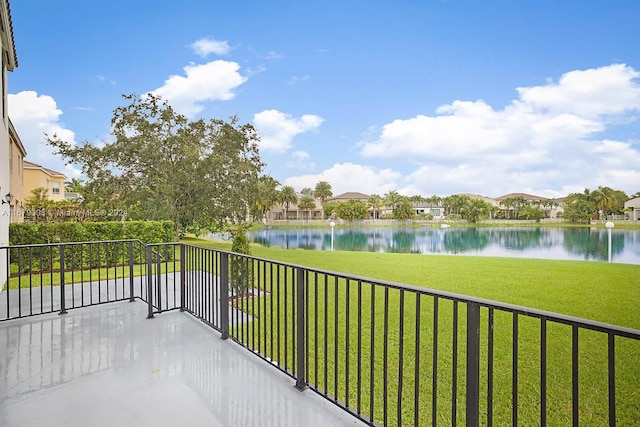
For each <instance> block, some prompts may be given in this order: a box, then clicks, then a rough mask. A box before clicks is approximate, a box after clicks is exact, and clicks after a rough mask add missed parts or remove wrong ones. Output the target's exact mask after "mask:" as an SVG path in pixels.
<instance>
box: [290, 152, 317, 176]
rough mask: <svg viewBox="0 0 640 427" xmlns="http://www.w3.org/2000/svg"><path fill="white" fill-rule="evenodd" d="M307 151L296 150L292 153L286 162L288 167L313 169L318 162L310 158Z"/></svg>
mask: <svg viewBox="0 0 640 427" xmlns="http://www.w3.org/2000/svg"><path fill="white" fill-rule="evenodd" d="M310 157H311V156H309V153H307V152H306V151H294V152H293V153H291V160H290V161H288V162H287V163H286V165H287V167H290V168H293V169H299V170H307V171H308V170H313V169H315V168H316V164H315V163H314V162H312V161H311V160H310Z"/></svg>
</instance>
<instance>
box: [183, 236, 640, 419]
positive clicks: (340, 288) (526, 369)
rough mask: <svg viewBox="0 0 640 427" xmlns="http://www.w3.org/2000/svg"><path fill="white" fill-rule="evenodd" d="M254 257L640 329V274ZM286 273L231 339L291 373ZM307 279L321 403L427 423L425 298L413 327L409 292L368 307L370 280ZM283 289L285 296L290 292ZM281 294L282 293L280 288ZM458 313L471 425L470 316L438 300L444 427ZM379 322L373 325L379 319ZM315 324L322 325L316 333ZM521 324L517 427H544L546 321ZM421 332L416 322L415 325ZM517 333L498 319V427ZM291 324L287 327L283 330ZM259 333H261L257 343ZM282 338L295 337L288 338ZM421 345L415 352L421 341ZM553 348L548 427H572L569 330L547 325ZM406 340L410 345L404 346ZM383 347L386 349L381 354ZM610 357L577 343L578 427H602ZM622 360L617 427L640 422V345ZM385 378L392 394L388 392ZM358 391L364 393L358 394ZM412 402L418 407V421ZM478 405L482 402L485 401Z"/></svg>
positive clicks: (498, 261) (353, 256) (351, 257)
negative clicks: (639, 365) (254, 345)
mask: <svg viewBox="0 0 640 427" xmlns="http://www.w3.org/2000/svg"><path fill="white" fill-rule="evenodd" d="M186 242H188V243H194V244H198V245H203V246H209V247H214V248H217V249H223V250H228V249H229V245H228V244H226V243H218V242H207V241H201V240H196V239H189V240H187V241H186ZM252 254H253V255H254V256H258V257H261V258H266V259H272V260H278V261H281V262H285V263H292V264H297V265H304V266H309V267H316V268H319V269H324V270H331V271H337V272H341V273H348V274H354V275H358V276H365V277H370V278H378V279H383V280H389V281H394V282H399V283H406V284H412V285H416V286H420V287H425V288H431V289H438V290H444V291H449V292H455V293H460V294H464V295H473V296H477V297H481V298H486V299H491V300H496V301H502V302H507V303H511V304H517V305H522V306H526V307H534V308H539V309H543V310H548V311H552V312H557V313H562V314H567V315H573V316H577V317H583V318H588V319H593V320H598V321H602V322H606V323H613V324H617V325H621V326H626V327H632V328H637V329H640V313H639V311H638V310H636V305H637V301H640V266H636V265H624V264H608V263H602V262H581V261H548V260H533V259H510V258H485V257H464V256H435V255H416V254H376V253H358V252H322V251H303V250H295V251H290V250H289V251H287V250H284V249H279V248H264V247H260V246H254V247H252ZM291 274H292V272H291V270H289V271H288V272H287V271H284V272H283V273H282V274H281V275H280V276H279V277H278V279H277V280H276V281H274V282H273V283H271V281H270V280H267V281H266V283H264V284H263V287H264V289H265V290H267V291H269V292H270V294H269V295H268V296H266V297H264V298H259V299H254V300H250V301H249V300H247V301H245V302H244V304H245V305H244V307H243V309H244V310H245V311H250V312H252V313H253V314H254V315H255V316H257V318H256V320H255V321H254V322H253V323H254V324H253V325H251V327H249V325H244V326H243V327H245V328H246V329H245V330H243V329H242V328H237V329H236V330H235V331H234V332H235V333H236V336H241V338H240V340H241V341H242V342H244V343H249V342H251V340H255V338H256V336H255V334H258V335H259V334H263V340H264V341H269V342H271V344H270V345H267V344H266V343H265V342H263V343H262V344H261V346H259V348H258V350H259V351H260V352H261V353H262V354H265V355H266V356H267V357H269V358H271V360H277V361H278V362H279V364H281V365H284V364H286V365H287V366H288V369H292V367H293V366H294V353H295V352H294V351H293V348H292V347H291V346H292V342H291V340H292V337H293V335H294V333H295V331H294V329H293V328H292V326H293V324H294V323H295V322H294V316H293V313H292V311H291V308H290V307H291V302H292V301H293V291H292V288H291V287H290V285H291V284H292V283H293V278H292V277H291ZM308 280H309V288H308V289H309V291H308V292H309V294H308V296H307V298H309V305H308V310H309V319H313V322H314V325H313V326H311V328H310V331H309V347H308V352H309V354H310V356H309V360H308V364H309V376H308V379H309V381H310V383H311V384H314V385H315V387H317V388H318V389H319V390H320V392H321V393H324V391H325V390H326V391H327V392H328V394H329V395H330V396H331V395H333V397H334V398H336V399H338V400H340V401H342V402H345V401H349V404H350V406H351V407H352V408H356V407H358V406H360V403H362V407H361V411H362V413H363V414H365V418H366V417H368V415H370V410H369V407H368V405H369V398H370V397H371V396H373V400H374V410H373V414H374V419H375V420H376V421H377V422H381V420H384V417H385V413H384V411H383V408H384V407H385V402H386V407H387V408H388V411H387V414H386V416H387V421H388V422H389V424H390V425H396V424H397V423H398V418H399V416H400V414H402V420H403V422H405V423H406V422H411V421H413V417H414V415H416V413H417V416H418V420H419V423H420V424H429V423H430V422H431V418H430V417H431V403H432V402H431V397H432V391H433V390H432V382H431V376H430V373H431V370H432V369H433V365H432V364H431V363H432V357H433V346H432V339H433V329H432V324H431V322H432V321H431V320H430V319H432V318H433V299H432V298H426V297H425V298H422V299H421V306H420V310H419V315H418V316H416V311H417V310H416V300H415V295H413V294H412V293H405V295H404V296H402V295H401V292H400V291H398V290H390V291H389V293H388V294H387V295H386V296H385V295H384V294H383V292H382V288H380V287H377V290H376V291H375V298H373V295H372V289H371V285H370V284H368V283H366V281H364V283H362V284H360V283H358V282H357V281H351V283H350V285H349V284H347V282H346V281H345V280H344V279H339V281H338V282H337V283H336V282H335V281H334V279H333V278H331V277H330V278H329V286H328V287H326V288H325V286H324V276H322V275H320V276H313V275H312V276H310V277H309V279H308ZM285 282H286V283H288V285H283V283H285ZM276 283H277V286H274V285H275V284H276ZM349 286H350V287H349ZM347 288H348V289H347ZM285 289H288V291H287V290H285ZM285 292H289V294H288V295H289V296H288V298H289V300H288V302H285V301H284V298H283V295H284V293H285ZM374 299H375V301H374ZM385 304H386V306H387V307H388V310H387V311H386V313H387V316H388V319H387V320H386V321H385V319H384V313H385V311H384V310H383V307H385ZM374 307H375V309H374ZM454 310H459V316H460V320H459V324H458V326H457V327H458V330H459V341H458V343H457V346H458V355H459V357H458V360H457V365H456V366H457V367H458V380H457V387H456V390H457V397H456V400H457V401H458V405H459V408H458V411H457V414H456V415H457V418H458V422H463V421H464V412H463V409H460V408H464V401H465V396H464V372H465V370H466V364H465V363H466V362H465V360H464V358H463V356H462V355H464V349H465V346H466V343H465V336H466V325H465V323H464V318H465V316H466V305H464V304H460V305H459V307H458V308H457V309H456V308H455V306H454V304H452V303H451V302H448V301H445V300H441V301H440V305H439V318H440V319H441V320H439V325H438V330H439V342H438V356H437V360H438V365H437V375H436V377H437V381H436V382H437V384H436V386H437V390H438V396H439V397H438V401H437V408H438V409H437V420H438V423H440V422H442V423H445V424H450V423H451V419H452V414H451V402H452V401H451V399H452V398H451V387H452V381H453V376H452V368H453V360H452V354H453V353H452V345H453V344H452V343H453V336H454V335H453V333H452V331H453V328H454V324H453V321H452V319H453V317H454V316H453V312H454ZM401 311H402V312H403V313H404V315H403V316H400V315H399V313H400V312H401ZM374 312H375V314H372V313H374ZM487 316H488V313H487V311H486V310H483V312H482V323H483V326H482V332H481V336H482V339H483V344H482V346H483V347H482V348H486V340H487V335H486V333H487V332H486V331H487V329H486V327H487ZM270 319H273V321H274V322H277V323H278V324H279V325H282V331H280V332H276V331H271V330H270V323H271V320H270ZM285 319H286V321H285ZM315 319H317V322H318V326H316V325H315V321H316V320H315ZM325 319H326V320H327V325H326V326H324V322H325ZM400 319H402V321H401V320H400ZM519 320H520V328H519V336H518V341H517V343H518V344H517V348H518V353H519V365H518V373H519V376H518V378H519V384H518V399H519V402H518V408H519V414H518V416H519V421H520V423H521V424H522V425H528V424H529V423H531V424H537V423H539V411H540V401H539V395H540V382H539V378H540V322H539V321H538V320H535V319H531V318H527V317H524V316H520V319H519ZM416 321H419V323H418V324H416ZM385 322H386V326H385ZM512 322H513V319H512V316H511V315H509V314H508V313H499V312H497V313H496V320H495V324H494V329H495V331H494V332H495V337H494V339H495V341H494V346H495V350H494V373H495V376H494V394H493V404H494V409H493V417H494V425H503V424H509V423H511V422H512V418H511V416H512V414H511V408H512V406H513V404H512V395H511V393H512V375H511V373H512V371H513V369H514V366H513V364H512V351H513V345H514V344H513V342H514V341H513V340H512V328H511V326H512ZM284 325H288V326H287V327H286V328H285V327H284ZM253 328H257V331H258V332H255V331H254V330H253ZM401 328H402V332H401ZM285 330H286V331H288V337H286V338H285V336H284V335H285V332H284V331H285ZM372 331H373V336H374V338H373V340H374V341H373V345H372V338H371V336H372ZM238 333H240V335H238ZM418 336H419V341H417V340H416V338H417V337H418ZM547 339H548V343H547V345H548V355H547V360H548V363H549V365H548V383H547V397H548V401H547V405H548V408H547V416H548V422H549V423H550V424H552V425H565V424H570V423H571V351H570V349H571V328H570V327H566V326H562V325H554V324H550V325H549V328H548V335H547ZM401 340H402V342H403V343H404V344H403V346H402V347H400V342H401ZM274 341H275V343H274ZM316 341H317V342H318V343H319V345H318V346H316V344H315V343H316ZM325 342H326V347H325V344H324V343H325ZM418 343H419V344H418ZM385 345H386V347H388V349H387V350H386V354H385ZM418 345H419V348H418ZM606 346H607V343H606V336H603V335H601V334H600V335H598V334H595V333H591V332H587V331H583V332H581V333H580V347H579V360H580V369H579V383H580V396H581V397H580V406H579V413H580V422H581V423H583V424H586V425H598V424H602V423H605V424H606V420H607V400H606V396H607V381H606V378H607V377H606V348H607V347H606ZM372 347H373V349H372ZM287 350H288V352H287ZM418 350H419V351H418ZM280 352H282V355H281V354H280ZM359 354H360V356H358V355H359ZM417 354H419V355H420V358H419V369H418V372H419V376H420V378H421V379H420V383H419V390H420V391H419V393H416V392H415V389H416V388H415V384H416V383H415V372H416V365H417V363H416V360H417V359H416V355H417ZM336 355H337V358H336ZM616 355H617V357H616V371H617V373H618V380H617V387H618V396H619V401H618V411H617V416H618V419H619V422H621V423H622V424H624V423H625V422H628V421H629V420H633V419H636V418H637V417H638V416H640V409H639V408H638V407H637V406H636V405H635V403H634V402H636V401H637V400H635V398H634V397H633V396H634V393H637V389H636V384H637V383H638V382H640V372H639V371H638V370H637V369H636V367H635V364H632V363H629V362H628V361H630V360H637V358H638V356H639V355H640V343H638V342H629V341H622V342H619V343H618V344H617V345H616ZM481 360H482V361H481V366H482V367H483V370H482V376H483V381H482V384H485V381H486V370H485V367H486V363H487V355H486V354H482V355H481ZM347 366H348V367H349V368H347ZM356 367H359V368H356ZM398 372H402V376H401V377H400V376H398V375H397V373H398ZM325 374H326V376H327V379H326V381H325V378H324V377H325ZM385 377H386V378H387V383H386V384H385V382H384V381H383V379H384V378H385ZM400 380H401V381H400ZM347 383H348V384H349V386H347ZM357 384H360V387H358V386H357ZM400 384H402V388H400ZM385 390H386V393H385ZM399 390H402V393H399ZM481 394H482V395H483V396H486V389H485V388H481ZM416 401H417V402H419V404H418V406H417V408H418V409H417V410H416V409H415V408H416V406H415V402H416ZM481 402H484V399H483V398H481ZM485 410H486V408H482V411H483V423H486V418H484V417H485V415H484V411H485ZM399 411H400V412H399Z"/></svg>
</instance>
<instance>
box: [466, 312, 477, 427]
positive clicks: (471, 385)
mask: <svg viewBox="0 0 640 427" xmlns="http://www.w3.org/2000/svg"><path fill="white" fill-rule="evenodd" d="M479 424H480V305H479V304H477V303H471V302H470V303H467V426H468V427H469V426H471V427H477V426H478V425H479Z"/></svg>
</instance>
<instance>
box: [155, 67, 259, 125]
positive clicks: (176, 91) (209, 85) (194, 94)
mask: <svg viewBox="0 0 640 427" xmlns="http://www.w3.org/2000/svg"><path fill="white" fill-rule="evenodd" d="M239 69H240V65H238V64H237V63H236V62H229V61H223V60H216V61H211V62H208V63H206V64H189V65H187V66H186V67H184V68H183V70H184V72H185V75H184V76H177V75H173V76H170V77H169V78H168V79H167V80H166V81H165V82H164V85H163V86H161V87H159V88H158V89H155V90H153V91H152V92H153V93H154V94H156V95H160V96H161V97H162V98H163V99H166V100H168V101H169V103H170V104H171V106H172V107H173V108H174V109H175V110H176V111H178V112H180V113H182V114H185V115H187V116H193V115H195V114H197V113H199V112H201V111H202V110H204V108H205V107H204V105H202V103H203V102H207V101H218V100H220V101H228V100H230V99H232V98H233V97H234V96H235V93H234V92H233V90H234V89H236V88H237V87H238V86H240V85H241V84H243V83H244V82H246V81H247V78H246V77H244V76H242V75H241V74H240V73H239V72H238V70H239Z"/></svg>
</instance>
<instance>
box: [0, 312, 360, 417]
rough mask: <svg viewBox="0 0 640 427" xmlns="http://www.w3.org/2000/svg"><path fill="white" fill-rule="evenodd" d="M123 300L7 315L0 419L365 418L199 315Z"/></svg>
mask: <svg viewBox="0 0 640 427" xmlns="http://www.w3.org/2000/svg"><path fill="white" fill-rule="evenodd" d="M146 310H147V306H146V305H145V304H144V303H142V302H139V301H136V302H133V303H129V302H119V303H112V304H106V305H101V306H95V307H88V308H82V309H78V310H72V311H69V313H68V314H66V315H63V316H59V315H57V314H47V315H41V316H36V317H31V318H24V319H19V320H12V321H7V322H2V323H0V426H11V427H13V426H19V427H29V426H83V427H85V426H98V427H99V426H108V427H113V426H155V427H162V426H362V425H364V424H362V423H361V422H359V421H358V420H356V419H355V418H353V417H352V416H350V415H349V414H347V413H345V412H344V411H342V410H340V409H339V408H337V407H336V406H334V405H333V404H331V403H329V402H328V401H326V400H324V399H322V398H321V397H320V396H318V395H316V394H315V393H313V392H312V391H309V390H307V391H305V392H299V391H298V390H296V389H295V388H294V386H293V385H294V381H293V380H292V379H291V378H289V377H288V376H286V375H284V374H283V373H281V372H279V371H278V370H277V369H275V368H273V367H271V366H269V365H268V364H267V363H265V362H264V361H262V360H261V359H259V358H257V357H256V356H254V355H252V354H250V353H249V352H247V351H246V350H244V349H243V348H241V347H240V346H238V345H237V344H235V343H233V342H231V341H223V340H221V339H220V335H219V334H218V333H217V332H215V331H214V330H212V329H211V328H209V327H208V326H206V325H204V324H203V323H201V322H199V321H198V320H196V319H195V318H193V317H192V316H190V315H188V314H186V313H180V312H178V311H173V312H168V313H163V314H161V315H156V317H155V318H154V319H146Z"/></svg>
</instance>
